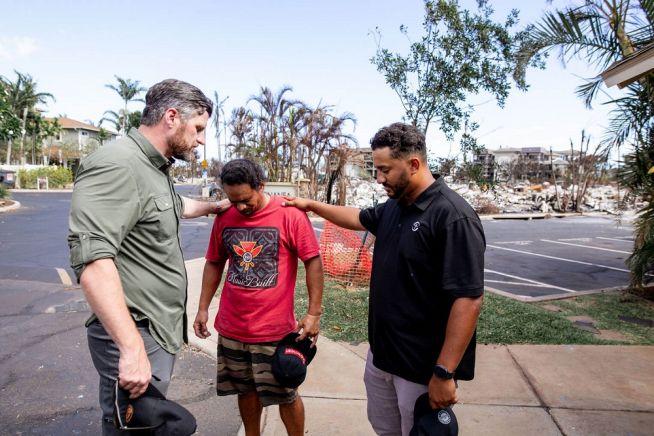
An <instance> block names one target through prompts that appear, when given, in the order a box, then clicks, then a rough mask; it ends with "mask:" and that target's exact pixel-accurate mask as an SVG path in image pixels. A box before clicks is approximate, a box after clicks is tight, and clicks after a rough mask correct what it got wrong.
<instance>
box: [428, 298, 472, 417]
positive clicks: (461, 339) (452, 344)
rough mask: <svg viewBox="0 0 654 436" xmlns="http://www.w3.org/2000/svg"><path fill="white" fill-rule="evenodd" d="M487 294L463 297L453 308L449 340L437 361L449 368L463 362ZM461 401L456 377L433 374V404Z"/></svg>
mask: <svg viewBox="0 0 654 436" xmlns="http://www.w3.org/2000/svg"><path fill="white" fill-rule="evenodd" d="M482 301H483V296H479V297H460V298H457V299H456V300H455V301H454V304H453V305H452V308H451V309H450V315H449V318H448V321H447V328H446V331H445V342H444V343H443V347H442V348H441V352H440V354H439V355H438V358H437V359H436V362H435V363H436V364H439V365H443V366H444V367H445V368H447V370H448V371H449V372H454V370H455V369H456V368H457V367H458V366H459V362H460V361H461V358H462V357H463V353H464V352H465V350H466V348H467V347H468V344H469V343H470V340H471V339H472V335H473V334H474V332H475V327H476V326H477V319H478V318H479V313H480V311H481V304H482ZM457 401H458V397H457V392H456V383H455V381H454V379H449V380H445V379H441V378H439V377H437V376H436V375H432V377H431V380H430V381H429V402H430V403H431V406H432V408H435V409H441V408H445V407H447V406H450V405H452V404H455V403H456V402H457Z"/></svg>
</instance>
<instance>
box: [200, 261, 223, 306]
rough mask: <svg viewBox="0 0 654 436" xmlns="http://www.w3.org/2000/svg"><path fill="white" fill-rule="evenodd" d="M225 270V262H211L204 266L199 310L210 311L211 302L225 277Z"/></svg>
mask: <svg viewBox="0 0 654 436" xmlns="http://www.w3.org/2000/svg"><path fill="white" fill-rule="evenodd" d="M224 269H225V262H224V261H223V262H209V261H207V262H206V263H205V264H204V271H203V273H202V291H201V292H200V301H199V303H198V310H209V305H211V300H212V299H213V297H214V295H216V291H217V290H218V285H220V281H221V279H222V276H223V271H224Z"/></svg>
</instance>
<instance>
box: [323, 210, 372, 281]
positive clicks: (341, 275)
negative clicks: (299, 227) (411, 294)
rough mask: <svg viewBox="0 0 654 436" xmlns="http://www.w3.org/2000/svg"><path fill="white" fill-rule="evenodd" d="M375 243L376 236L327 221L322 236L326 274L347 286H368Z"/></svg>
mask: <svg viewBox="0 0 654 436" xmlns="http://www.w3.org/2000/svg"><path fill="white" fill-rule="evenodd" d="M374 241H375V237H374V236H373V235H372V234H370V233H368V232H355V231H352V230H346V229H343V228H341V227H338V226H336V225H334V224H332V223H330V222H329V221H325V226H324V229H323V232H322V234H321V235H320V253H321V254H322V262H323V267H324V270H325V275H327V276H329V277H331V278H333V279H334V280H338V281H340V282H343V283H345V284H346V285H353V286H367V285H368V284H369V282H370V272H371V271H372V250H373V243H374Z"/></svg>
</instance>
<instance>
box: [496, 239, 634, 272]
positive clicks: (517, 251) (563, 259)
mask: <svg viewBox="0 0 654 436" xmlns="http://www.w3.org/2000/svg"><path fill="white" fill-rule="evenodd" d="M487 247H490V248H496V249H498V250H506V251H513V252H514V253H522V254H529V255H531V256H537V257H545V258H547V259H554V260H560V261H562V262H571V263H580V264H582V265H588V266H596V267H599V268H606V269H612V270H614V271H622V272H626V273H629V272H630V271H629V270H628V269H622V268H616V267H614V266H608V265H601V264H598V263H590V262H583V261H581V260H574V259H566V258H563V257H556V256H548V255H547V254H538V253H531V252H529V251H522V250H516V249H513V248H506V247H498V246H497V245H487Z"/></svg>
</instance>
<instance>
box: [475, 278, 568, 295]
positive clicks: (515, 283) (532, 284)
mask: <svg viewBox="0 0 654 436" xmlns="http://www.w3.org/2000/svg"><path fill="white" fill-rule="evenodd" d="M484 283H501V284H503V285H520V286H531V287H532V288H549V286H548V285H537V284H535V283H522V282H507V281H504V280H484ZM573 292H574V291H573Z"/></svg>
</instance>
